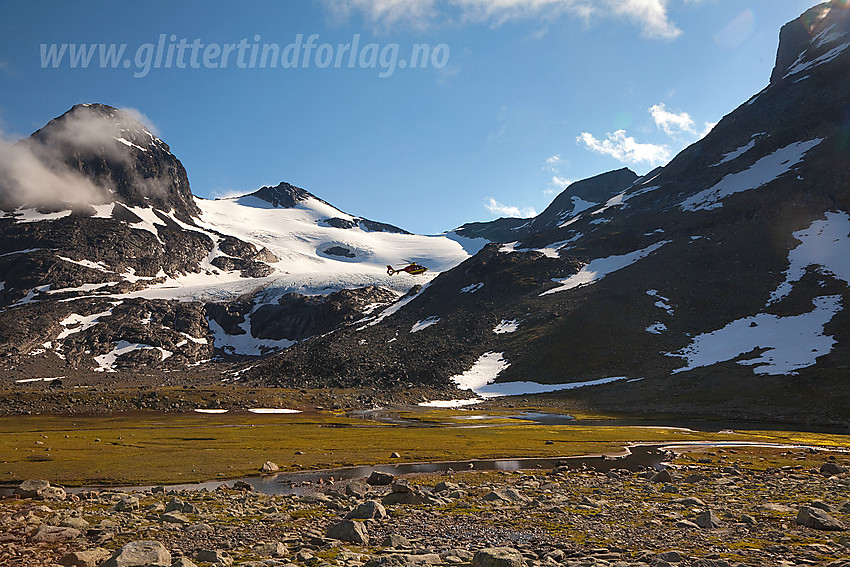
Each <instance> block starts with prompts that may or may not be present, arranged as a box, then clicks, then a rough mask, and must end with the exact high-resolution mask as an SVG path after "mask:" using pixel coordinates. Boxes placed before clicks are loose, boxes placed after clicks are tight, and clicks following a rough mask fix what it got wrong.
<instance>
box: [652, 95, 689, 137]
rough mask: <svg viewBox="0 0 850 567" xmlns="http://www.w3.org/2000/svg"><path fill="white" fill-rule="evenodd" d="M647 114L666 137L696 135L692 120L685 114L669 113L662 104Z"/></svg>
mask: <svg viewBox="0 0 850 567" xmlns="http://www.w3.org/2000/svg"><path fill="white" fill-rule="evenodd" d="M649 113H650V114H651V115H652V119H653V120H655V125H656V126H658V127H659V128H661V129H662V130H664V132H665V133H666V134H667V135H668V136H677V135H680V134H685V133H688V134H696V133H697V132H696V129H695V125H694V120H693V118H691V115H690V114H688V113H687V112H680V113H678V114H677V113H675V112H670V111H669V110H667V106H666V105H665V104H664V103H663V102H662V103H660V104H656V105H654V106H651V107H650V108H649Z"/></svg>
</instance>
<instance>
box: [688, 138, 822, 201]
mask: <svg viewBox="0 0 850 567" xmlns="http://www.w3.org/2000/svg"><path fill="white" fill-rule="evenodd" d="M823 140H824V139H823V138H815V139H814V140H809V141H808V142H797V143H795V144H791V145H788V146H785V147H784V148H781V149H778V150H776V151H775V152H773V153H772V154H770V155H768V156H765V157H763V158H761V159H760V160H758V161H757V162H755V163H754V164H753V165H751V166H750V167H749V168H747V169H745V170H744V171H740V172H738V173H730V174H729V175H727V176H725V177H724V178H723V179H721V180H720V181H719V182H718V183H717V184H716V185H715V186H714V187H712V188H710V189H705V190H704V191H700V192H699V193H697V194H696V195H693V196H691V197H688V198H687V199H685V200H684V201H683V202H682V203H681V204H680V205H679V207H680V208H681V209H682V210H684V211H708V210H711V209H717V208H719V207H722V206H723V203H721V202H720V201H721V200H722V199H724V198H725V197H728V196H729V195H734V194H735V193H741V192H743V191H749V190H750V189H758V188H759V187H763V186H764V185H767V184H768V183H770V182H771V181H774V180H775V179H778V178H779V177H780V176H781V175H783V174H785V173H787V172H788V171H790V170H791V168H793V167H794V166H795V165H797V164H798V163H800V162H801V161H803V158H804V157H805V156H806V153H808V152H809V151H810V150H811V149H812V148H814V147H815V146H817V145H818V144H820V143H821V142H822V141H823Z"/></svg>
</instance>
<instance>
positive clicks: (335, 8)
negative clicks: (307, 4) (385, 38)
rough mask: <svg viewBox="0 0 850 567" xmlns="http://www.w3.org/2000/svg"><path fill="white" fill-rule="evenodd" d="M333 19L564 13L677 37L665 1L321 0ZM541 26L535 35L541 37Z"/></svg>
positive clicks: (411, 20)
mask: <svg viewBox="0 0 850 567" xmlns="http://www.w3.org/2000/svg"><path fill="white" fill-rule="evenodd" d="M321 1H322V3H323V4H324V6H325V8H326V10H328V12H330V13H331V14H332V15H333V16H334V17H335V18H337V19H339V20H341V21H345V20H347V19H349V18H350V17H351V15H352V14H353V13H355V12H357V13H360V14H361V15H362V16H363V17H364V18H365V19H366V20H367V21H368V22H371V23H372V24H375V25H377V26H380V27H384V28H389V27H390V26H393V25H395V24H406V25H409V26H411V27H416V28H423V27H427V26H428V25H429V24H431V23H432V22H433V21H434V20H435V19H436V18H437V17H438V16H442V17H444V18H446V19H448V18H449V17H451V16H452V15H454V13H455V12H456V11H457V10H459V11H460V18H461V19H462V20H465V21H471V22H478V23H490V24H493V25H501V24H504V23H506V22H508V21H511V20H515V19H521V18H540V19H544V18H545V19H547V20H551V19H553V18H556V17H559V16H562V15H564V14H567V15H570V16H572V17H574V18H579V19H582V20H585V21H586V22H588V23H591V22H592V21H594V20H595V19H602V18H607V17H611V16H614V17H617V18H621V19H625V20H628V21H630V22H632V23H634V24H635V25H637V26H638V27H639V28H640V29H641V35H642V36H643V37H646V38H649V39H663V40H672V39H675V38H677V37H678V36H679V35H681V33H682V31H681V30H680V29H679V28H678V27H676V24H674V23H673V22H672V21H671V20H670V17H669V15H668V13H667V4H668V3H669V2H670V0H321ZM546 30H548V28H546V27H544V28H543V29H542V30H540V31H539V32H537V34H535V36H539V37H542V36H543V35H545V33H546Z"/></svg>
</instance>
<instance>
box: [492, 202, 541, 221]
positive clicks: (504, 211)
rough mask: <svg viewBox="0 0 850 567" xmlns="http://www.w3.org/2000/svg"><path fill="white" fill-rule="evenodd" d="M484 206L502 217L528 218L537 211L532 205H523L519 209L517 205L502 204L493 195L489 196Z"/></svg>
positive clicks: (535, 214)
mask: <svg viewBox="0 0 850 567" xmlns="http://www.w3.org/2000/svg"><path fill="white" fill-rule="evenodd" d="M484 207H485V208H486V209H487V210H488V211H490V212H491V213H493V214H494V215H499V216H502V217H517V218H528V217H534V216H537V211H535V210H534V207H525V208H522V209H520V208H519V207H514V206H511V205H505V204H502V203H500V202H499V201H497V200H496V199H494V198H493V197H490V198H489V199H488V200H487V203H485V204H484Z"/></svg>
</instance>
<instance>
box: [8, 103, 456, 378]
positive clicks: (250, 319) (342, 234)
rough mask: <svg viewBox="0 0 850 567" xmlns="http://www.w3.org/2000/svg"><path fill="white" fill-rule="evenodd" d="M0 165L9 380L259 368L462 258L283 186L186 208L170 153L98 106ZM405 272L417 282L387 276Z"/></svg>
mask: <svg viewBox="0 0 850 567" xmlns="http://www.w3.org/2000/svg"><path fill="white" fill-rule="evenodd" d="M3 157H4V159H3V160H0V209H2V216H0V309H2V311H0V350H2V351H3V353H4V354H5V356H4V362H3V364H4V366H5V367H6V368H7V369H11V368H20V367H19V365H20V363H21V361H22V360H27V361H29V362H32V360H39V361H41V362H43V363H44V364H47V365H48V367H50V368H54V367H56V371H57V372H59V371H62V369H63V368H64V367H70V368H72V369H77V370H85V369H92V370H97V371H113V370H116V369H120V368H124V367H127V368H135V367H139V366H145V367H148V368H172V369H175V368H185V367H186V366H187V365H189V364H197V363H199V362H201V361H205V360H209V359H212V358H214V357H215V356H216V355H222V354H224V355H228V354H231V355H260V354H264V353H268V352H271V351H274V350H276V349H279V348H283V347H286V346H289V345H291V344H293V342H295V341H297V340H302V339H304V338H306V337H308V336H310V334H312V333H314V332H316V333H319V332H328V331H330V330H333V329H334V328H335V327H336V326H337V325H340V324H344V323H346V322H350V321H351V320H355V319H357V318H360V317H362V316H363V315H364V313H367V312H369V310H371V309H374V308H375V307H376V306H377V305H381V304H386V303H389V302H392V301H394V300H395V299H396V298H397V297H398V296H400V295H402V294H403V293H406V292H407V291H408V290H409V289H410V288H411V287H412V286H414V285H415V284H417V283H420V284H421V283H425V282H427V281H429V280H430V279H432V278H433V277H435V276H436V275H437V274H438V273H439V272H440V271H443V270H446V269H449V268H451V267H452V266H455V265H457V264H458V263H460V262H461V261H462V260H464V259H466V258H467V257H469V254H468V253H467V252H466V251H465V250H464V248H463V247H462V246H461V244H459V243H458V242H457V241H456V240H452V239H450V238H448V237H447V236H445V235H442V236H430V237H429V236H420V235H413V234H409V233H407V232H406V231H404V230H402V229H399V228H396V227H394V226H392V225H388V224H384V223H379V222H375V221H370V220H367V219H363V218H360V217H354V216H351V215H348V214H346V213H344V212H342V211H340V210H338V209H336V208H335V207H333V206H332V205H330V204H328V203H326V202H324V201H322V200H321V199H318V198H317V197H315V196H313V195H312V194H310V193H309V192H307V191H305V190H303V189H299V188H296V187H293V186H291V185H288V184H285V183H282V184H280V185H278V186H277V187H264V188H261V189H259V190H258V191H256V192H254V193H252V194H250V195H246V196H244V197H239V198H234V199H222V200H214V201H213V200H204V199H200V198H196V197H195V196H194V195H192V193H191V192H190V189H189V182H188V179H187V176H186V172H185V170H184V169H183V166H182V164H181V163H180V161H179V160H178V159H177V158H176V157H175V156H174V155H173V154H172V153H171V152H170V149H169V147H168V146H167V145H166V144H165V143H164V142H163V141H162V140H160V139H159V138H157V137H156V136H154V135H153V134H152V133H151V132H150V131H149V130H148V129H147V128H146V127H145V126H144V125H143V124H142V123H141V122H139V121H138V120H137V119H136V118H135V117H134V116H133V115H132V114H131V113H129V112H126V111H122V110H118V109H115V108H112V107H108V106H105V105H99V104H86V105H78V106H75V107H74V108H72V109H71V110H69V111H68V112H67V113H65V114H64V115H62V116H61V117H59V118H57V119H55V120H52V121H51V122H50V123H49V124H47V125H46V126H45V127H44V128H42V129H41V130H39V131H38V132H36V133H35V134H33V135H32V136H31V137H30V138H28V139H26V140H22V141H21V142H19V143H18V144H16V145H14V146H12V147H10V148H4V154H3ZM455 238H457V237H455ZM458 240H459V239H458ZM407 262H419V263H422V264H424V265H426V266H428V267H429V268H430V271H429V272H427V273H426V274H424V275H421V276H416V277H413V276H409V275H407V274H399V275H395V276H390V275H389V274H388V273H387V268H386V267H387V265H396V266H398V265H399V264H402V265H403V264H405V263H407ZM307 298H312V299H307ZM257 313H259V314H260V316H259V317H257V318H255V317H254V315H255V314H257ZM284 315H285V317H284ZM281 317H284V319H285V320H286V321H287V323H286V324H284V323H281ZM317 318H318V319H321V321H317Z"/></svg>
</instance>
